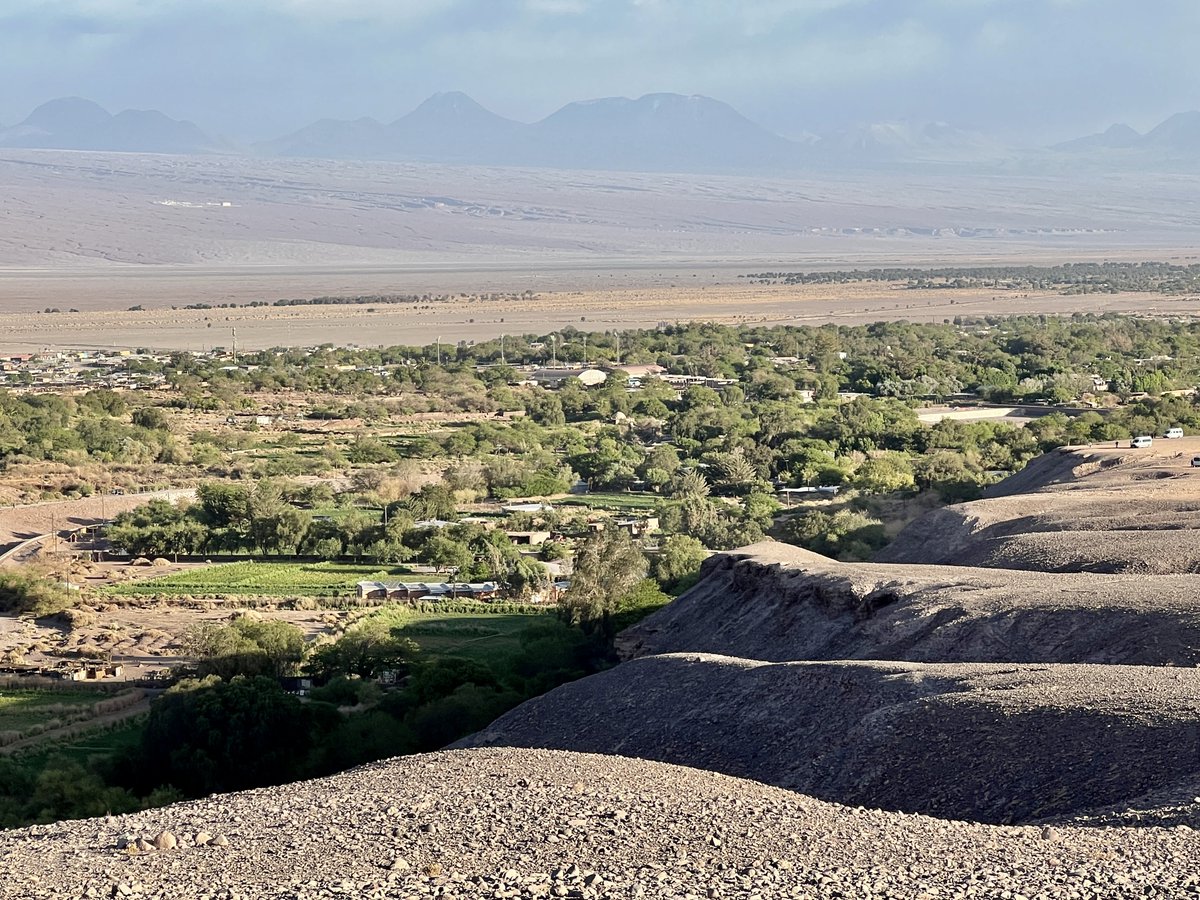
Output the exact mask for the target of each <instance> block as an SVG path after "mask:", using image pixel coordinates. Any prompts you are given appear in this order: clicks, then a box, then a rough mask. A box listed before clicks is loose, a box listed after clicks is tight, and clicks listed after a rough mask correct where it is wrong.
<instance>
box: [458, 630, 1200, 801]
mask: <svg viewBox="0 0 1200 900" xmlns="http://www.w3.org/2000/svg"><path fill="white" fill-rule="evenodd" d="M615 722H620V723H622V724H621V726H620V727H619V728H617V727H613V723H615ZM721 722H736V732H737V739H736V740H730V739H729V736H728V734H727V733H726V732H725V731H724V730H722V729H721V728H720V727H719V725H718V723H721ZM548 723H553V724H552V725H548ZM1198 726H1200V672H1197V670H1196V669H1194V668H1188V669H1171V668H1153V667H1148V666H1144V667H1138V666H1074V665H1056V666H1034V665H996V664H968V665H962V664H944V663H943V664H916V663H894V662H869V663H864V662H828V663H814V662H789V663H762V662H753V661H750V660H746V659H734V658H731V657H725V656H712V655H705V654H691V653H686V654H673V655H664V656H650V657H644V658H642V659H636V660H633V661H631V662H628V663H626V664H624V665H621V666H618V667H617V668H615V669H611V670H609V671H608V672H605V673H603V674H601V675H598V676H595V677H593V678H585V679H582V680H580V681H576V682H573V683H571V684H567V685H564V686H563V687H561V688H558V689H557V690H555V691H552V692H551V693H549V694H546V695H544V696H542V697H539V698H537V699H535V700H531V701H530V702H528V703H526V704H524V705H523V706H521V707H519V708H518V709H516V710H514V711H512V712H510V713H508V714H506V715H504V716H502V717H501V718H500V719H498V720H497V721H496V722H494V723H493V724H492V725H491V726H490V727H489V728H487V729H485V730H484V731H483V732H481V733H479V734H477V735H475V736H474V737H473V738H470V739H469V740H468V741H465V742H463V746H488V745H491V744H499V745H502V746H518V747H543V746H547V743H546V732H547V730H548V728H552V729H553V732H554V734H555V735H556V738H555V740H554V741H553V744H552V746H554V747H555V748H556V749H562V750H582V751H587V752H599V753H613V754H620V755H622V756H632V757H637V758H642V759H655V760H660V761H663V762H675V763H681V764H684V765H689V766H694V767H696V768H700V769H708V770H711V771H716V772H724V773H726V774H729V775H736V776H739V777H743V778H752V779H754V780H756V781H762V782H766V783H768V784H773V785H777V786H779V787H786V788H790V789H792V790H795V791H799V792H800V793H803V794H808V795H811V796H814V797H819V798H821V799H823V800H830V801H834V802H837V803H842V804H846V805H849V806H859V805H861V806H870V807H875V808H881V809H895V810H903V811H905V812H919V813H926V814H930V815H938V816H942V817H945V818H951V819H969V820H972V821H984V822H993V823H998V822H1005V823H1007V822H1029V821H1034V820H1037V819H1042V818H1046V817H1049V816H1064V815H1071V814H1077V813H1082V812H1086V811H1089V810H1094V809H1099V808H1103V807H1107V806H1109V805H1111V804H1114V803H1117V802H1118V801H1121V800H1126V799H1129V798H1135V797H1138V796H1140V795H1142V794H1145V793H1148V792H1151V791H1158V790H1162V789H1164V788H1166V787H1175V788H1178V787H1179V786H1180V785H1185V786H1188V785H1191V783H1192V782H1193V781H1195V780H1196V778H1197V776H1198V775H1200V728H1198ZM1193 807H1194V810H1196V811H1200V803H1196V804H1193Z"/></svg>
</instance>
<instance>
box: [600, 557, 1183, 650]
mask: <svg viewBox="0 0 1200 900" xmlns="http://www.w3.org/2000/svg"><path fill="white" fill-rule="evenodd" d="M701 571H702V573H703V578H702V580H701V581H700V583H699V584H697V585H696V586H695V587H694V588H692V589H691V590H690V591H688V592H686V593H685V594H683V595H682V596H680V597H679V598H678V599H677V600H675V602H673V603H672V604H670V605H669V606H667V607H665V608H664V609H662V610H661V611H659V612H657V613H655V614H654V615H652V616H650V617H649V618H647V619H645V620H643V621H642V622H640V623H638V624H637V625H634V626H633V627H632V628H630V629H628V630H626V631H625V632H623V633H622V634H621V635H620V636H619V638H618V649H619V650H620V651H621V653H622V654H623V655H624V656H625V657H627V658H628V657H632V656H648V655H651V654H657V653H682V652H700V653H718V654H723V655H727V656H737V657H744V658H746V659H755V660H771V661H776V662H780V661H785V660H812V659H825V660H836V659H890V660H909V661H924V662H949V661H955V662H1056V663H1080V662H1090V663H1129V664H1138V665H1160V666H1161V665H1187V666H1192V665H1195V664H1196V663H1197V662H1200V595H1198V594H1197V592H1196V584H1195V579H1194V578H1192V577H1191V576H1187V575H1159V576H1154V577H1142V576H1129V575H1087V574H1081V575H1049V574H1045V573H1041V572H1011V571H999V570H996V569H970V568H965V567H957V566H913V565H902V564H897V565H884V564H878V563H839V562H836V561H834V560H830V559H827V558H826V557H823V556H819V555H817V554H815V553H810V552H808V551H806V550H801V549H800V548H798V547H791V546H789V545H787V544H778V543H774V542H766V543H762V544H755V545H753V546H751V547H746V548H744V549H742V550H737V551H733V552H730V553H724V554H720V555H717V556H714V557H711V558H710V559H709V560H708V561H707V562H706V563H705V565H704V568H703V569H702V570H701Z"/></svg>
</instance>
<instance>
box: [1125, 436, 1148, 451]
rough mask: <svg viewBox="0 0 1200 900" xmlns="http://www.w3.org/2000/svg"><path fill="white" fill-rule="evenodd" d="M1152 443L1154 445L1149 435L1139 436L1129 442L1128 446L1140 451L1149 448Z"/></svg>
mask: <svg viewBox="0 0 1200 900" xmlns="http://www.w3.org/2000/svg"><path fill="white" fill-rule="evenodd" d="M1153 443H1154V438H1152V437H1150V435H1148V434H1139V435H1138V436H1137V437H1135V438H1134V439H1133V440H1132V441H1130V442H1129V446H1130V447H1133V448H1134V449H1135V450H1137V449H1141V448H1144V447H1149V446H1150V445H1151V444H1153Z"/></svg>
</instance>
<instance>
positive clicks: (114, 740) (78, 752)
mask: <svg viewBox="0 0 1200 900" xmlns="http://www.w3.org/2000/svg"><path fill="white" fill-rule="evenodd" d="M144 728H145V717H144V716H138V717H135V718H134V719H130V720H127V721H124V722H121V723H120V724H118V725H115V726H111V727H104V726H99V727H97V728H96V729H95V730H94V731H85V732H84V733H82V734H76V735H73V736H72V737H69V738H66V739H64V740H60V741H47V742H43V743H39V744H38V745H37V747H36V749H31V750H27V751H20V752H19V753H17V754H16V755H14V756H13V759H15V760H17V761H18V762H19V763H20V764H21V765H23V766H27V767H29V768H32V769H34V770H40V769H41V768H42V767H44V766H45V765H46V763H47V761H48V760H49V759H50V758H51V757H54V756H63V757H66V758H67V759H70V760H72V761H74V762H79V763H85V764H86V763H87V762H88V761H89V760H91V759H93V758H95V757H98V756H121V755H127V754H131V753H133V752H134V750H136V749H137V748H138V746H139V745H140V744H141V741H142V730H143V729H144Z"/></svg>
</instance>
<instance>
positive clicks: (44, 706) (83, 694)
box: [0, 688, 113, 732]
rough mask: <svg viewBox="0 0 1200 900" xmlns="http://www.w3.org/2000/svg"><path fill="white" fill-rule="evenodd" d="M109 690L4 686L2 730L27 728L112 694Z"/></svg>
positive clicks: (0, 693) (0, 697)
mask: <svg viewBox="0 0 1200 900" xmlns="http://www.w3.org/2000/svg"><path fill="white" fill-rule="evenodd" d="M112 696H113V695H112V694H111V693H108V692H105V691H90V690H85V689H80V690H38V689H34V688H2V689H0V732H26V731H28V730H29V729H31V728H33V727H35V726H38V725H45V724H47V723H53V722H54V721H56V720H58V719H61V718H62V717H63V716H65V715H69V714H71V713H77V712H81V711H83V710H84V709H87V708H88V707H90V706H92V705H93V704H94V703H97V702H99V701H101V700H105V699H108V698H110V697H112Z"/></svg>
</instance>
